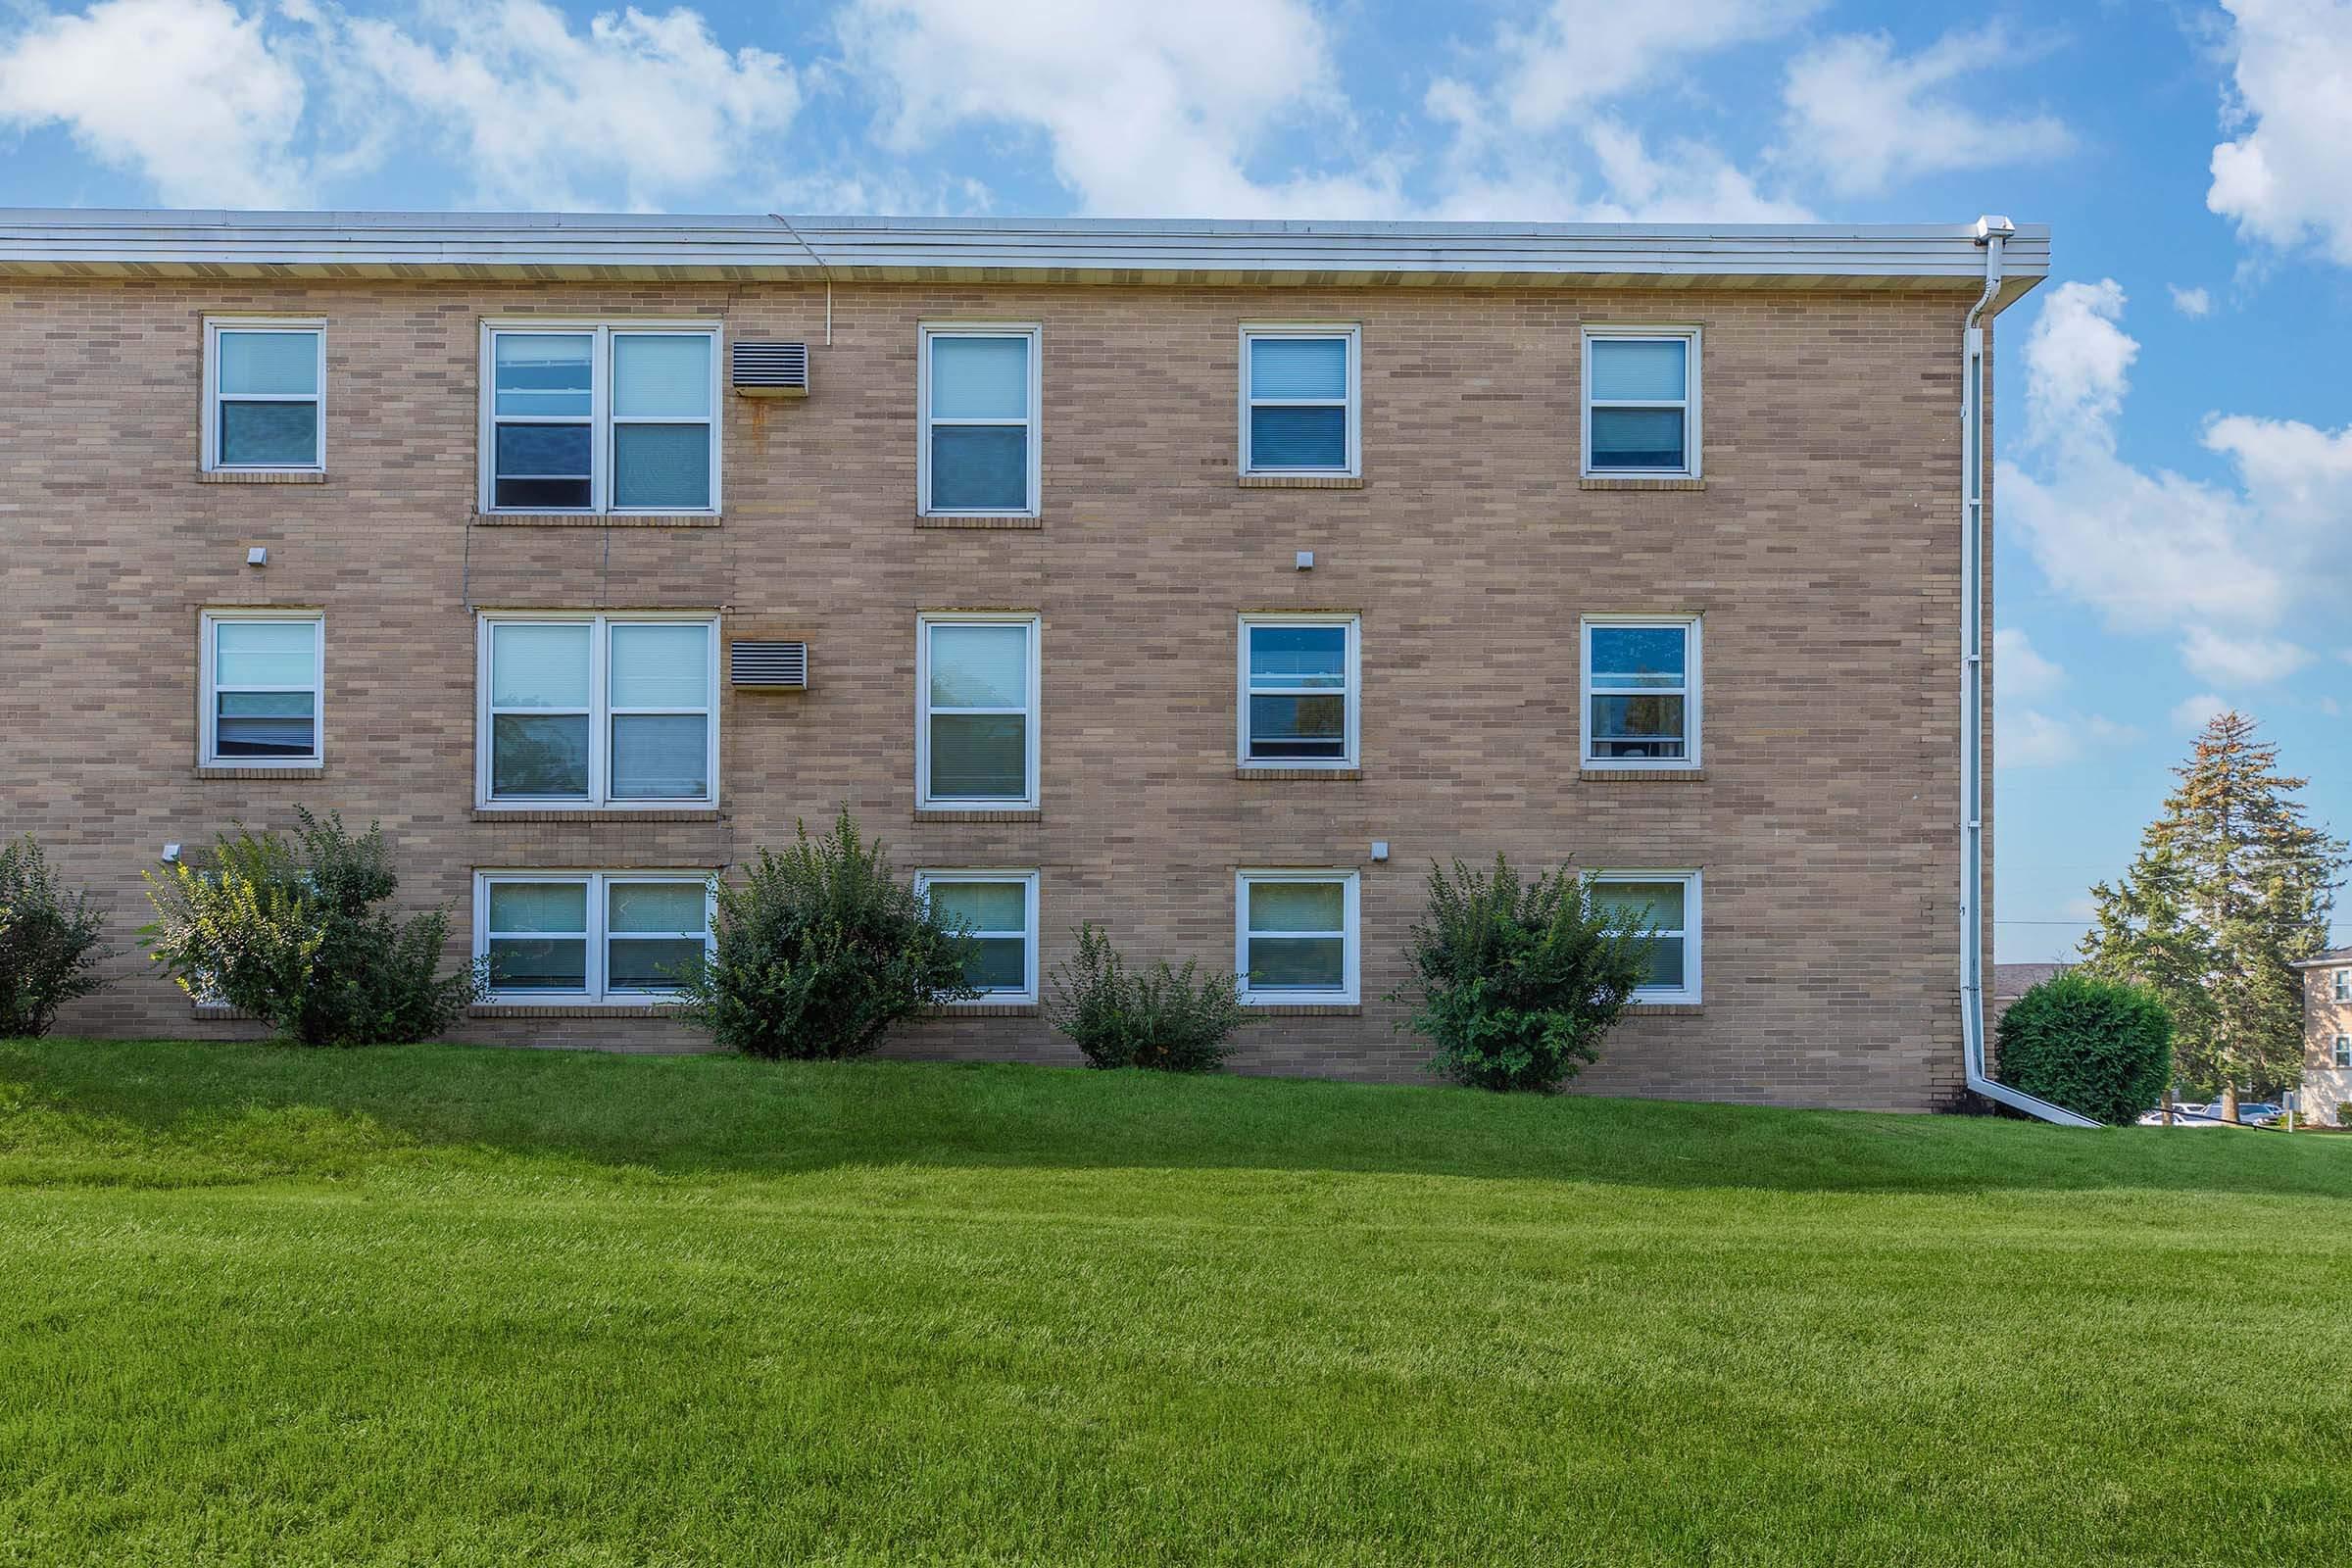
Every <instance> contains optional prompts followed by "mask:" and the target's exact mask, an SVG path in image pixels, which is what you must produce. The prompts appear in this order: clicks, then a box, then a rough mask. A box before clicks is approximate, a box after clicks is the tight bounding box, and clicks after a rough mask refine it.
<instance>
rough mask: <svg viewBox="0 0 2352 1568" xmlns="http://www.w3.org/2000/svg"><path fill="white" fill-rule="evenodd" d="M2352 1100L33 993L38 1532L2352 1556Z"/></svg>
mask: <svg viewBox="0 0 2352 1568" xmlns="http://www.w3.org/2000/svg"><path fill="white" fill-rule="evenodd" d="M2348 1520H2352V1138H2332V1139H2331V1138H2318V1137H2309V1138H2305V1137H2297V1138H2288V1137H2285V1136H2282V1135H2266V1134H2257V1133H2236V1132H2200V1133H2196V1134H2189V1133H2181V1132H2176V1133H2169V1134H2168V1133H2165V1132H2161V1131H2157V1130H2153V1129H2149V1130H2140V1129H2125V1130H2118V1131H2112V1132H2097V1133H2081V1132H2068V1131H2063V1130H2059V1129H2052V1128H2046V1127H2042V1126H2039V1125H2035V1124H2027V1123H2020V1122H2006V1121H1991V1120H1970V1119H1957V1118H1925V1117H1892V1116H1868V1115H1850V1114H1833V1113H1816V1112H1794V1111H1774V1110H1753V1109H1740V1108H1733V1107H1724V1106H1700V1105H1685V1104H1668V1103H1641V1102H1622V1101H1618V1102H1610V1101H1598V1100H1586V1099H1576V1098H1568V1099H1561V1100H1552V1101H1536V1100H1500V1099H1495V1098H1490V1097H1485V1096H1479V1095H1475V1094H1470V1093H1467V1092H1456V1091H1444V1090H1420V1089H1392V1088H1365V1087H1355V1086H1347V1085H1337V1084H1325V1083H1308V1082H1299V1081H1285V1080H1263V1079H1258V1080H1252V1079H1239V1078H1211V1079H1192V1080H1167V1079H1154V1078H1150V1077H1146V1076H1143V1075H1138V1074H1089V1073H1079V1072H1065V1071H1055V1070H1047V1069H1037V1068H1017V1067H943V1066H908V1065H896V1064H889V1063H872V1062H869V1063H858V1064H851V1065H842V1066H772V1065H765V1064H759V1063H751V1062H743V1061H737V1060H732V1059H725V1058H710V1057H700V1058H682V1059H646V1058H623V1057H613V1056H604V1055H593V1054H572V1053H524V1052H491V1051H476V1050H466V1049H463V1048H455V1047H414V1048H404V1049H400V1050H389V1051H372V1052H355V1053H305V1052H299V1051H292V1050H286V1049H280V1048H272V1047H258V1046H226V1045H184V1044H99V1043H92V1042H74V1041H46V1042H39V1043H22V1042H20V1043H14V1044H5V1045H0V1564H13V1563H36V1562H37V1563H49V1562H57V1563H66V1562H73V1563H80V1562H105V1563H109V1564H137V1563H158V1564H161V1563H171V1564H184V1563H209V1562H220V1563H229V1562H235V1563H253V1562H260V1563H288V1564H291V1563H317V1562H353V1563H370V1564H372V1563H384V1564H390V1563H421V1562H432V1563H453V1564H472V1563H481V1564H490V1563H502V1564H503V1563H512V1562H519V1561H528V1562H531V1563H533V1564H608V1563H609V1564H621V1563H676V1564H705V1563H708V1564H719V1563H728V1564H733V1563H751V1562H760V1563H771V1562H799V1561H814V1562H834V1563H858V1564H893V1565H897V1564H908V1563H942V1564H944V1563H1036V1564H1054V1565H1057V1568H1058V1565H1063V1564H1095V1563H1101V1564H1120V1565H1135V1564H1163V1563H1165V1564H1175V1563H1186V1564H1192V1563H1256V1562H1285V1563H1292V1562H1297V1563H1314V1564H1332V1565H1341V1564H1346V1565H1350V1568H1354V1565H1363V1564H1407V1563H1411V1564H1421V1563H1438V1564H1472V1563H1511V1564H1529V1563H1554V1562H1557V1563H1609V1564H1634V1563H1707V1564H1745V1563H1800V1562H1802V1563H1820V1562H1830V1563H1854V1564H1872V1565H1885V1564H1893V1563H1903V1564H1938V1563H1950V1564H1995V1563H2017V1564H2027V1563H2032V1564H2037V1565H2039V1564H2059V1563H2118V1562H2127V1561H2133V1562H2137V1561H2186V1560H2196V1561H2213V1562H2248V1563H2253V1562H2261V1563H2282V1562H2306V1561H2308V1562H2329V1561H2344V1560H2352V1523H2347V1521H2348Z"/></svg>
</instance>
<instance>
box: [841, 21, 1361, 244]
mask: <svg viewBox="0 0 2352 1568" xmlns="http://www.w3.org/2000/svg"><path fill="white" fill-rule="evenodd" d="M840 26H841V36H842V41H843V45H844V47H845V49H846V50H847V52H848V56H849V60H850V64H851V66H852V68H853V69H854V70H856V71H858V72H859V73H862V74H864V75H865V76H866V77H868V78H869V84H870V85H873V86H875V87H876V88H878V89H879V90H880V91H881V92H882V93H883V94H884V95H885V96H886V97H887V98H888V99H889V100H890V102H891V105H892V110H891V114H890V117H889V119H888V122H887V124H886V134H887V137H888V139H889V141H890V142H891V143H892V144H893V145H894V146H896V147H899V148H901V149H913V148H916V147H919V146H923V145H926V144H928V143H931V142H934V141H936V140H938V139H939V138H941V137H943V136H947V135H950V134H952V133H955V132H956V131H959V130H962V129H965V128H968V127H971V126H975V125H989V124H996V125H1003V126H1007V127H1010V128H1012V129H1015V130H1018V131H1027V132H1034V133H1037V134H1040V135H1042V136H1043V137H1044V139H1045V143H1046V146H1047V149H1048V151H1049V154H1050V156H1051V158H1052V160H1053V165H1054V174H1055V176H1056V177H1057V178H1058V179H1059V180H1060V181H1061V182H1062V184H1063V185H1065V186H1067V187H1068V188H1069V189H1070V190H1071V191H1072V192H1074V193H1075V194H1076V195H1077V197H1078V199H1079V201H1080V203H1081V204H1082V205H1083V206H1084V207H1085V208H1086V210H1087V211H1089V212H1094V213H1113V214H1131V215H1132V214H1145V213H1152V214H1166V213H1181V214H1190V215H1200V216H1206V217H1216V218H1256V217H1266V216H1274V215H1278V214H1281V213H1286V212H1304V213H1315V214H1320V215H1322V216H1326V217H1350V216H1367V215H1370V214H1373V213H1376V212H1380V211H1384V210H1390V209H1393V208H1394V207H1395V206H1396V205H1397V201H1398V196H1397V180H1396V177H1395V174H1394V172H1392V171H1390V170H1389V169H1388V168H1386V167H1385V166H1384V165H1383V163H1382V162H1381V161H1380V160H1379V159H1376V158H1374V159H1364V158H1356V159H1353V160H1350V162H1349V164H1348V167H1346V168H1342V169H1339V170H1336V171H1332V170H1298V171H1291V172H1285V173H1283V174H1281V175H1280V176H1279V177H1274V178H1270V179H1267V178H1260V177H1258V176H1256V175H1253V174H1252V173H1251V172H1250V165H1251V163H1252V161H1253V159H1254V158H1255V157H1256V156H1257V155H1258V154H1259V153H1260V152H1261V150H1262V147H1263V145H1264V144H1265V142H1266V141H1267V140H1268V139H1269V136H1270V133H1271V132H1273V131H1274V130H1275V129H1277V128H1278V127H1280V126H1282V125H1284V124H1286V123H1294V122H1298V121H1301V120H1310V119H1312V120H1318V121H1322V122H1325V123H1330V124H1332V125H1335V126H1337V127H1338V130H1339V134H1338V135H1337V136H1336V138H1335V140H1336V142H1337V144H1338V145H1340V146H1342V147H1352V146H1353V145H1354V143H1355V141H1356V138H1355V137H1354V135H1353V134H1352V133H1351V130H1352V127H1351V126H1350V125H1349V124H1348V115H1347V103H1346V99H1345V97H1344V96H1343V95H1342V93H1341V92H1340V89H1339V84H1338V73H1337V71H1336V69H1335V68H1334V66H1333V64H1332V58H1331V50H1330V42H1329V39H1328V38H1327V36H1326V35H1325V32H1324V27H1323V24H1322V21H1321V19H1320V18H1319V17H1318V16H1317V14H1316V13H1315V12H1314V11H1313V10H1312V9H1311V8H1310V7H1309V6H1307V5H1306V4H1304V3H1302V0H1194V3H1192V4H1189V5H1183V6H1148V5H1133V4H1128V3H1126V0H1070V3H1067V4H1063V5H1058V6H1008V5H1005V4H1001V3H998V0H852V3H851V5H850V6H849V8H848V10H847V11H846V12H845V14H844V15H843V17H842V19H841V24H840Z"/></svg>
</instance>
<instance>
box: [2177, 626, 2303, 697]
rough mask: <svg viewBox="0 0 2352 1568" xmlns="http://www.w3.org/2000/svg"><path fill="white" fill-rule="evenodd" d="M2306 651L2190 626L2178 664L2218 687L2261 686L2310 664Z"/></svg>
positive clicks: (2278, 640)
mask: <svg viewBox="0 0 2352 1568" xmlns="http://www.w3.org/2000/svg"><path fill="white" fill-rule="evenodd" d="M2316 657H2317V656H2316V655H2314V654H2313V653H2312V652H2311V650H2310V649H2308V648H2300V647H2297V646H2296V645H2295V644H2293V643H2290V642H2287V641H2285V640H2284V639H2283V638H2278V637H2229V636H2225V635H2223V634H2222V633H2220V632H2218V631H2215V630H2214V629H2213V628H2212V627H2210V626H2191V627H2190V628H2189V629H2188V635H2187V636H2186V637H2184V638H2182V639H2181V642H2180V662H2182V663H2184V664H2186V665H2187V666H2188V670H2189V673H2190V674H2192V675H2194V676H2196V677H2197V678H2198V679H2199V680H2209V681H2212V682H2213V683H2214V684H2215V685H2217V686H2262V685H2268V684H2269V683H2270V682H2272V681H2277V680H2284V679H2285V678H2286V677H2287V676H2289V675H2292V674H2293V673H2294V672H2295V671H2296V670H2298V669H2301V668H2303V667H2304V666H2305V665H2307V664H2309V663H2310V662H2312V660H2313V659H2314V658H2316Z"/></svg>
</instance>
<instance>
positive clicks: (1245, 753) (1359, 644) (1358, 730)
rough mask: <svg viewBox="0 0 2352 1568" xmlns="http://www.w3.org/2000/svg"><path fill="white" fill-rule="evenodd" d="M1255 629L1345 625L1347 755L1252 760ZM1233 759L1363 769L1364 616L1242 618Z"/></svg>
mask: <svg viewBox="0 0 2352 1568" xmlns="http://www.w3.org/2000/svg"><path fill="white" fill-rule="evenodd" d="M1256 626H1345V627H1346V628H1347V629H1348V656H1347V660H1348V662H1347V678H1348V686H1347V690H1346V698H1347V711H1348V721H1347V746H1348V755H1347V756H1345V757H1338V758H1331V757H1315V758H1251V757H1250V629H1251V628H1252V627H1256ZM1234 645H1235V647H1234V665H1235V680H1236V685H1235V688H1234V706H1235V712H1234V760H1235V762H1236V764H1237V765H1239V766H1241V767H1245V768H1250V769H1257V770H1263V769H1268V768H1321V769H1324V770H1327V771H1328V770H1337V769H1346V768H1353V767H1360V766H1362V765H1363V746H1362V733H1363V707H1364V702H1363V691H1364V681H1363V662H1362V649H1363V617H1362V616H1360V615H1358V614H1356V613H1354V612H1352V611H1297V612H1287V611H1286V612H1275V611H1263V612H1251V613H1248V614H1245V615H1243V616H1242V617H1241V618H1240V621H1239V623H1238V625H1237V626H1236V628H1235V632H1234Z"/></svg>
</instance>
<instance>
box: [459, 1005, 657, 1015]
mask: <svg viewBox="0 0 2352 1568" xmlns="http://www.w3.org/2000/svg"><path fill="white" fill-rule="evenodd" d="M680 1007H681V1004H679V1003H675V1002H546V1003H542V1002H477V1003H475V1004H474V1005H472V1006H470V1007H467V1008H466V1017H468V1018H675V1017H677V1016H678V1015H679V1010H680Z"/></svg>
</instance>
